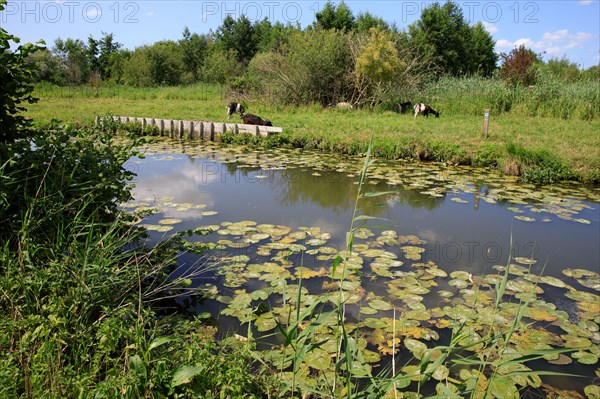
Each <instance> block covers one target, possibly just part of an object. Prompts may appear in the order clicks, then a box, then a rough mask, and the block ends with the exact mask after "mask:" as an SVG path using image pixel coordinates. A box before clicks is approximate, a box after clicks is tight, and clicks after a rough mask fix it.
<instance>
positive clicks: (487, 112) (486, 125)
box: [483, 109, 490, 139]
mask: <svg viewBox="0 0 600 399" xmlns="http://www.w3.org/2000/svg"><path fill="white" fill-rule="evenodd" d="M489 126H490V110H489V109H484V110H483V137H485V138H486V139H487V136H488V128H489Z"/></svg>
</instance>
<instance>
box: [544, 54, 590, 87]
mask: <svg viewBox="0 0 600 399" xmlns="http://www.w3.org/2000/svg"><path fill="white" fill-rule="evenodd" d="M538 70H539V73H541V74H543V75H550V76H552V77H553V78H556V79H558V80H561V81H563V82H576V81H578V80H579V79H580V78H581V77H582V73H581V71H580V70H579V67H578V66H577V64H575V63H574V62H570V61H569V60H568V59H566V58H564V57H563V58H552V59H550V60H548V61H547V62H546V63H544V64H539V68H538Z"/></svg>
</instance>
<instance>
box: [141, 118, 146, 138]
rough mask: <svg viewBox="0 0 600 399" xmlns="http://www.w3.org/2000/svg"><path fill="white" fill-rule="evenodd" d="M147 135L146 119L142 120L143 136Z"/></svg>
mask: <svg viewBox="0 0 600 399" xmlns="http://www.w3.org/2000/svg"><path fill="white" fill-rule="evenodd" d="M145 133H146V118H142V135H144V134H145Z"/></svg>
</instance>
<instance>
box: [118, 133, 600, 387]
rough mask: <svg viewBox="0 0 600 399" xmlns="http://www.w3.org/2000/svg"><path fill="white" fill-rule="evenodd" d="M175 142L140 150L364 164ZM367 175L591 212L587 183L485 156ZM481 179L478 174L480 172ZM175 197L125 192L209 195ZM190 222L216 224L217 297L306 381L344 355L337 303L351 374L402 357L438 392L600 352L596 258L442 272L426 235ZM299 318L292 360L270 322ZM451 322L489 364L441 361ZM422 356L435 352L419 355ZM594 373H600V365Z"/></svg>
mask: <svg viewBox="0 0 600 399" xmlns="http://www.w3.org/2000/svg"><path fill="white" fill-rule="evenodd" d="M172 143H173V142H168V143H162V142H161V144H160V145H162V146H163V148H158V147H157V145H156V144H153V145H152V147H148V148H147V149H146V150H147V151H148V152H150V151H152V152H153V153H160V152H161V151H164V153H165V154H168V153H172V152H177V151H181V152H183V151H185V153H186V154H187V155H188V156H196V155H197V156H202V157H212V158H214V159H216V160H218V161H219V162H229V163H231V162H236V163H238V164H240V165H243V166H246V167H257V168H261V169H263V170H267V169H277V168H292V167H295V168H307V170H309V171H310V172H311V173H313V172H315V171H316V172H317V173H319V171H330V170H335V171H337V172H343V173H346V174H350V175H354V174H357V173H358V171H359V169H360V162H359V161H357V162H354V161H352V160H349V158H344V160H343V161H342V160H340V159H337V160H335V161H333V160H331V159H328V157H323V156H322V155H321V154H312V153H306V152H305V153H302V154H298V153H297V152H295V151H291V150H282V151H277V152H268V153H267V152H255V151H247V150H244V149H242V148H237V147H232V148H222V147H219V146H217V145H215V144H208V145H204V146H190V147H187V146H186V147H185V148H180V149H179V150H178V149H174V148H172V145H173V144H172ZM175 145H178V146H182V147H183V146H185V144H181V143H179V144H175ZM309 166H310V169H309ZM369 179H370V180H371V181H373V182H384V183H387V184H390V185H400V186H403V187H409V188H412V189H414V190H418V191H419V192H421V193H423V194H426V195H430V196H432V197H439V196H442V197H443V196H448V197H450V198H451V199H452V198H455V200H454V202H456V203H457V205H456V206H463V205H461V204H463V203H465V202H466V203H473V202H474V201H476V200H477V201H478V200H481V201H483V202H486V203H492V204H493V203H496V202H501V201H502V202H505V203H506V204H507V210H508V211H512V212H515V216H521V217H519V218H518V219H519V220H521V221H525V222H533V221H537V220H540V221H544V219H548V218H547V216H544V217H543V218H541V219H538V218H536V217H534V216H531V215H534V214H536V213H539V214H541V213H544V214H546V215H548V214H551V215H554V216H556V217H559V218H561V219H565V220H571V221H575V222H579V223H583V224H587V223H591V222H590V221H586V220H585V219H580V218H578V217H577V216H578V213H579V212H581V211H583V210H586V209H587V208H590V205H588V204H586V203H584V201H589V200H590V199H591V200H594V201H597V200H599V199H600V196H599V194H598V191H597V190H596V191H595V190H593V189H585V188H584V189H583V190H580V189H581V187H577V189H574V188H570V187H568V186H565V187H562V188H561V187H558V188H554V189H550V188H548V189H543V188H542V189H539V188H534V187H530V186H523V185H519V184H517V182H516V179H514V178H510V177H509V178H507V177H501V176H498V175H494V174H490V173H489V172H487V171H484V170H480V169H464V168H460V167H459V168H452V169H451V168H447V167H445V166H443V165H427V166H425V165H414V164H406V163H403V162H400V163H398V164H397V165H395V166H394V165H391V164H389V163H383V162H378V163H376V164H375V166H374V167H373V170H371V171H370V176H369ZM479 181H485V185H481V186H480V185H478V184H477V183H476V182H479ZM482 187H483V188H482ZM172 201H173V199H163V200H162V201H160V205H155V202H153V201H151V200H149V199H147V200H143V199H142V200H138V201H137V202H135V203H130V204H125V205H124V206H125V207H128V208H129V209H136V210H137V211H138V212H141V213H142V214H143V213H144V212H152V211H153V210H154V211H159V212H165V211H166V210H169V211H171V212H172V211H175V212H187V211H190V210H193V209H195V210H198V209H203V206H202V205H192V204H178V203H174V202H172ZM202 212H205V215H206V216H209V215H211V214H212V213H206V212H215V211H202ZM548 220H550V219H548ZM179 221H180V220H179V219H176V218H168V219H162V220H160V221H158V223H157V224H156V225H146V228H149V229H150V230H152V229H154V230H157V231H167V230H166V229H169V228H173V226H174V225H176V223H178V222H179ZM209 223H210V222H209ZM149 226H150V227H149ZM155 226H158V228H155ZM159 228H162V229H165V230H158V229H159ZM196 230H198V231H204V232H206V231H210V232H211V233H210V234H209V235H208V236H205V237H202V240H207V241H210V243H212V248H214V250H213V251H218V252H215V253H213V255H214V258H216V259H219V262H218V264H217V265H216V268H217V276H218V278H219V279H220V282H219V284H218V286H219V287H221V288H220V290H219V292H218V293H216V298H217V300H218V301H219V302H220V303H221V304H222V311H221V314H222V315H224V316H230V317H233V318H235V319H237V320H238V321H239V322H240V323H242V324H248V325H250V326H251V327H252V330H253V331H254V338H256V339H258V340H267V341H270V343H271V345H272V347H271V349H269V350H266V351H264V352H263V354H262V356H263V358H264V359H265V361H268V362H271V363H272V364H273V365H274V367H275V368H277V369H281V370H284V373H290V371H289V367H290V366H291V365H292V364H293V363H294V360H297V362H298V361H299V365H297V367H296V371H295V379H296V381H298V384H299V385H301V386H303V387H304V388H305V389H316V388H317V387H320V386H323V384H324V382H325V381H331V380H332V377H333V376H334V374H335V373H336V371H335V370H336V363H337V362H338V361H339V360H340V359H341V357H342V356H343V354H341V353H340V352H339V348H340V346H339V337H340V323H339V322H338V321H339V318H338V317H339V316H338V313H337V312H336V309H343V313H342V314H343V324H344V329H345V332H346V334H347V336H348V337H352V342H351V343H352V350H353V351H354V352H353V356H354V357H355V358H356V359H361V361H357V362H354V363H353V367H356V369H353V370H352V371H353V374H354V375H355V376H365V377H366V376H368V375H370V374H371V373H376V372H377V370H378V367H380V365H381V364H382V362H384V363H386V364H388V363H389V362H390V361H391V360H392V358H394V359H398V358H400V359H402V362H403V364H404V366H403V367H402V368H401V369H400V370H398V371H397V374H398V377H397V385H396V388H397V389H403V388H406V387H408V386H409V385H410V384H411V382H415V381H421V380H423V379H424V378H426V377H427V378H431V379H433V380H434V381H437V382H438V388H437V389H438V390H440V391H441V392H444V389H450V390H456V389H457V386H459V385H460V386H463V387H464V386H467V387H468V386H471V387H475V386H476V387H479V388H481V389H485V388H486V387H489V386H491V385H494V384H495V385H494V386H493V387H492V390H495V389H497V390H502V391H503V392H508V393H510V392H518V390H519V389H520V388H523V387H526V386H531V387H534V388H543V389H545V390H547V392H550V391H551V390H552V389H553V388H552V387H549V386H547V387H546V386H544V384H543V383H542V381H541V379H540V378H539V376H537V375H535V374H528V371H531V370H530V369H529V367H528V366H527V365H526V362H524V361H523V362H519V361H514V362H512V361H508V362H507V361H506V360H514V359H518V358H519V356H522V354H524V353H525V354H526V353H534V352H535V353H542V352H543V356H541V358H543V359H544V360H545V361H546V362H548V363H549V364H552V365H568V364H572V363H574V362H577V363H579V364H584V365H595V364H597V363H598V358H599V357H600V328H599V324H600V295H599V291H600V275H599V274H598V273H597V272H596V271H593V270H587V269H583V268H568V269H565V270H564V271H563V274H564V278H563V279H559V278H556V277H551V276H538V275H535V274H533V273H531V270H530V267H531V265H533V264H535V263H537V260H536V259H534V258H525V257H517V258H514V259H512V262H513V263H511V264H509V265H496V266H494V269H493V270H492V271H491V273H489V274H484V275H472V274H470V273H469V272H467V271H453V272H451V273H448V272H446V271H445V270H443V269H442V268H441V267H440V266H439V265H437V264H436V263H435V262H433V261H431V260H430V259H428V258H427V256H426V251H425V244H426V241H425V240H423V239H422V238H420V237H418V236H415V235H400V234H398V232H396V231H394V230H377V229H370V228H366V227H362V228H359V229H356V230H355V231H354V235H353V237H354V242H353V246H352V250H351V252H350V251H347V250H346V248H345V245H341V244H340V243H339V242H336V241H335V240H334V238H332V235H331V234H330V233H328V232H326V231H323V230H322V229H320V228H318V227H300V228H297V229H292V228H290V227H288V226H285V225H274V224H261V223H259V222H255V221H226V222H221V223H219V224H216V223H215V224H205V225H199V226H197V227H196ZM592 269H593V268H592ZM374 287H376V289H375V288H374ZM547 291H551V292H552V295H547ZM293 328H298V331H300V333H299V334H296V335H295V337H296V339H297V342H296V345H297V348H298V347H299V348H302V347H307V346H310V347H311V350H308V351H306V353H304V352H303V353H304V354H303V356H302V357H301V358H300V359H299V360H298V357H297V356H298V352H297V351H294V350H292V346H289V345H288V346H284V345H282V344H281V342H280V341H279V340H278V339H277V338H274V337H277V336H278V331H282V330H284V331H285V330H288V331H289V329H293ZM242 330H244V331H247V328H246V327H245V326H244V327H243V328H242ZM304 331H310V334H308V333H305V334H304V333H302V332H304ZM448 332H450V333H451V334H454V336H455V337H456V339H455V341H454V344H455V345H459V346H460V347H462V348H463V352H464V353H472V354H473V355H472V356H473V357H474V358H475V357H476V358H477V359H481V361H483V362H484V363H485V364H486V367H485V370H483V371H485V372H484V373H481V372H479V371H477V368H473V369H465V368H453V367H451V362H450V361H448V362H445V363H441V364H437V363H435V360H436V359H438V358H440V356H442V355H443V353H442V350H440V349H439V348H436V346H437V345H442V344H446V342H445V341H444V342H442V341H443V340H442V339H440V336H442V335H445V336H447V335H448V334H447V333H448ZM490 337H496V338H497V337H506V340H505V341H503V342H502V344H503V345H504V351H503V352H502V353H499V348H498V346H497V345H496V344H491V341H490ZM500 341H502V340H500ZM317 343H318V345H317ZM465 356H467V355H465ZM419 362H430V363H429V365H427V364H426V367H424V366H422V363H421V364H419ZM434 364H435V367H434V366H433V365H434ZM599 370H600V369H599ZM491 371H493V372H495V373H496V375H497V377H496V378H495V379H494V380H490V379H489V378H488V377H489V375H490V372H491ZM566 372H568V369H567V371H566ZM596 373H597V374H599V377H600V371H597V372H596ZM490 384H491V385H490ZM588 392H589V393H591V394H597V393H598V390H595V388H594V386H590V387H587V388H586V393H588ZM405 393H406V392H405ZM440 394H441V393H440ZM513 396H514V395H513ZM503 397H512V396H510V395H508V394H507V396H503ZM590 397H594V396H590Z"/></svg>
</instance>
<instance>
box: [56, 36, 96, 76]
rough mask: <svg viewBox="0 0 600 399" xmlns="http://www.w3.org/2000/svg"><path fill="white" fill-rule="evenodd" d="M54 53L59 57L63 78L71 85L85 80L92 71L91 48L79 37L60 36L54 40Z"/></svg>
mask: <svg viewBox="0 0 600 399" xmlns="http://www.w3.org/2000/svg"><path fill="white" fill-rule="evenodd" d="M52 53H53V54H54V55H55V56H56V57H57V58H58V60H59V66H60V71H61V73H62V76H63V80H64V81H65V82H66V83H68V84H71V85H78V84H81V83H83V82H85V81H86V80H87V78H88V75H89V73H90V65H89V62H88V61H89V50H88V48H87V46H86V45H85V43H84V42H83V41H81V40H79V39H75V40H74V39H71V38H67V39H66V40H62V39H61V38H60V37H59V38H58V39H56V40H55V41H54V48H53V49H52Z"/></svg>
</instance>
